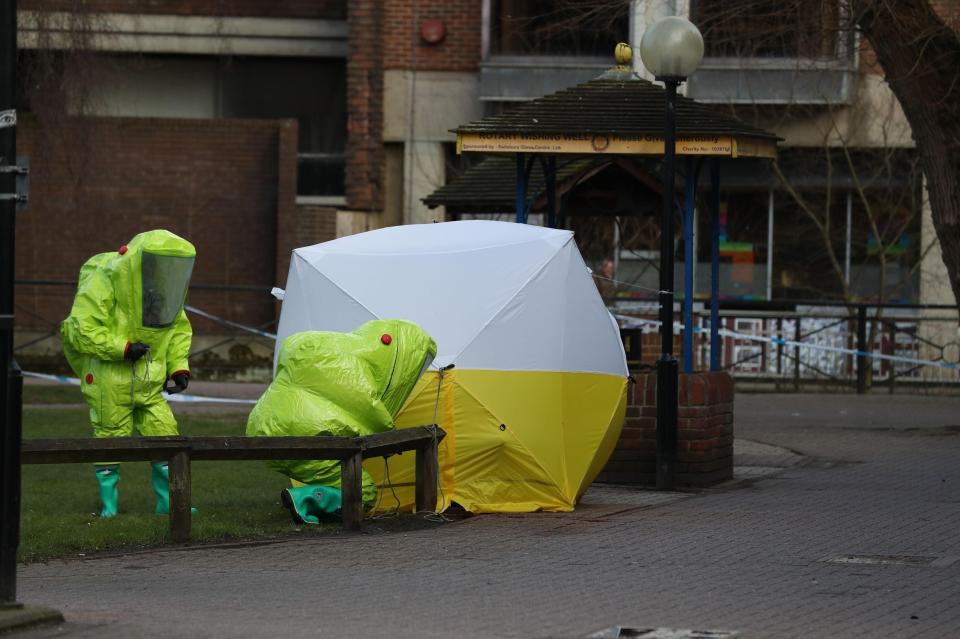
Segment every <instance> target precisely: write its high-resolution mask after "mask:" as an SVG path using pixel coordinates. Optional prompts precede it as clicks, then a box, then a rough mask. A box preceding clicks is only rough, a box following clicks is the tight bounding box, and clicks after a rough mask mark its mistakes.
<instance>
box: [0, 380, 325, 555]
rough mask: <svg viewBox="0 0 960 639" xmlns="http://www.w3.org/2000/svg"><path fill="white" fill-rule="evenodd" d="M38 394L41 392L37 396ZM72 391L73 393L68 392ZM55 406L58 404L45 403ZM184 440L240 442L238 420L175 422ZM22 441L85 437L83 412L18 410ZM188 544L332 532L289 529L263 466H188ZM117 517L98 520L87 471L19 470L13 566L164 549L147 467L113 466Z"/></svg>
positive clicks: (276, 487) (276, 484)
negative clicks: (19, 497) (19, 501)
mask: <svg viewBox="0 0 960 639" xmlns="http://www.w3.org/2000/svg"><path fill="white" fill-rule="evenodd" d="M44 390H46V389H44ZM71 390H73V391H74V392H76V389H71ZM52 403H58V402H52ZM177 419H178V421H179V423H180V432H181V433H182V434H184V435H196V436H203V435H242V434H243V431H244V427H245V425H246V416H245V415H244V414H236V413H235V414H217V415H180V416H178V418H177ZM23 422H24V423H23V436H24V438H25V439H27V438H46V437H89V436H91V435H92V433H91V429H90V423H89V421H88V413H87V410H86V408H85V407H78V408H25V409H24V413H23ZM192 470H193V504H194V506H196V507H197V508H198V509H199V512H198V513H197V514H196V515H194V517H193V528H192V533H193V535H192V539H193V540H194V541H230V540H248V539H265V538H275V537H282V536H288V535H309V536H314V535H318V534H321V535H326V534H331V532H338V531H339V530H340V528H339V525H326V526H311V527H309V528H307V527H305V528H302V529H300V528H297V527H296V526H294V524H293V523H292V522H291V520H290V515H289V513H288V512H287V511H286V509H284V508H283V507H282V506H281V505H280V500H279V495H280V491H281V490H282V489H283V488H285V487H287V486H288V485H289V480H287V478H286V477H284V476H282V475H280V474H279V473H277V472H274V471H272V470H269V469H268V468H267V467H266V466H265V465H264V463H263V462H260V461H244V462H194V463H193V464H192ZM119 487H120V513H119V514H118V515H117V516H116V517H113V518H111V519H100V518H99V517H98V516H97V515H96V513H98V512H99V511H100V499H99V496H98V492H97V480H96V478H95V477H94V474H93V466H92V465H91V464H51V465H47V464H29V465H25V466H23V497H22V509H21V535H20V551H19V559H20V560H21V561H40V560H45V559H51V558H54V557H64V556H75V555H78V554H87V553H94V552H99V551H104V550H117V549H128V548H146V547H151V546H159V545H163V544H165V543H168V542H169V534H170V529H169V520H168V518H167V517H166V516H163V515H155V514H154V512H153V510H154V505H155V503H156V498H155V497H154V493H153V489H152V488H151V486H150V465H149V463H147V462H128V463H123V464H121V466H120V484H119Z"/></svg>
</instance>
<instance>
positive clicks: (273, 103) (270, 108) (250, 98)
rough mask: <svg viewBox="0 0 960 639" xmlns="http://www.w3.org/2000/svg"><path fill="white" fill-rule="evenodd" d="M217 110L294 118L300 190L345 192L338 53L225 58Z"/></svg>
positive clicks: (343, 85)
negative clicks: (309, 56) (313, 56)
mask: <svg viewBox="0 0 960 639" xmlns="http://www.w3.org/2000/svg"><path fill="white" fill-rule="evenodd" d="M220 87H221V89H220V109H219V115H220V116H221V117H228V118H296V120H297V122H298V124H299V138H300V139H299V145H298V154H297V195H299V196H342V195H343V194H344V192H345V188H344V166H345V161H344V149H345V146H346V136H347V111H346V105H347V101H346V87H347V80H346V65H345V63H344V61H343V60H340V59H303V58H286V59H281V58H277V59H274V58H226V59H224V62H223V64H222V65H221V71H220Z"/></svg>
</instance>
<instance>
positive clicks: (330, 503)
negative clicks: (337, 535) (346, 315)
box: [247, 320, 437, 523]
mask: <svg viewBox="0 0 960 639" xmlns="http://www.w3.org/2000/svg"><path fill="white" fill-rule="evenodd" d="M436 355H437V345H436V343H435V342H434V341H433V338H431V337H430V336H429V335H428V334H427V333H426V331H424V330H423V329H422V328H420V327H419V326H417V325H416V324H414V323H412V322H406V321H403V320H372V321H369V322H367V323H365V324H363V325H362V326H360V327H358V328H357V329H355V330H354V331H353V332H351V333H335V332H330V331H304V332H302V333H294V334H293V335H290V336H289V337H288V338H287V339H285V340H284V342H283V346H282V347H281V348H280V354H279V356H278V357H277V373H276V377H275V378H274V380H273V382H272V383H271V384H270V387H269V388H268V389H267V391H266V392H265V393H264V394H263V396H262V397H260V400H259V401H258V402H257V405H256V406H255V407H254V409H253V411H252V412H251V413H250V417H249V419H248V420H247V435H248V436H250V437H284V436H287V437H290V436H298V437H310V436H315V435H333V436H347V437H357V436H362V435H372V434H374V433H382V432H384V431H388V430H393V429H394V428H395V424H394V421H393V420H394V418H395V417H396V415H397V413H399V412H400V409H401V408H402V407H403V404H404V402H405V401H406V400H407V397H408V396H409V395H410V392H411V391H412V390H413V387H414V386H415V385H416V383H417V380H418V379H420V377H421V376H422V375H423V373H424V372H425V371H426V370H427V368H428V367H429V366H430V364H431V363H432V362H433V358H434V357H436ZM267 463H268V464H269V465H270V467H272V468H274V469H276V470H278V471H280V472H281V473H283V474H285V475H287V476H288V477H290V478H291V479H294V480H296V481H298V482H302V483H304V484H307V486H304V487H302V488H295V489H287V490H286V491H284V492H283V493H282V494H281V498H282V499H283V501H284V504H285V505H286V506H287V507H288V508H289V509H290V511H291V514H292V515H293V516H294V519H295V520H296V521H297V522H298V523H317V522H318V520H319V517H320V516H321V515H322V514H323V513H332V512H335V511H336V510H338V509H339V508H340V462H339V461H305V460H299V461H297V460H287V461H271V462H267ZM376 495H377V492H376V486H375V484H374V483H373V480H372V479H371V477H370V475H368V474H367V472H366V471H364V472H363V500H364V503H365V504H366V505H367V506H368V507H369V506H372V505H373V503H374V501H375V499H376Z"/></svg>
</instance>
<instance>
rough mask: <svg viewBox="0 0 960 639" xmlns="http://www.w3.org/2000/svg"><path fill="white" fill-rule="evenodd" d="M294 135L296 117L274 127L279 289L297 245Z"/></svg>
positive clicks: (295, 139) (275, 276)
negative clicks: (275, 131) (275, 141)
mask: <svg viewBox="0 0 960 639" xmlns="http://www.w3.org/2000/svg"><path fill="white" fill-rule="evenodd" d="M297 136H298V124H297V121H296V120H283V121H282V122H281V123H280V127H279V128H278V129H277V245H276V251H277V257H276V272H275V273H274V280H273V281H274V283H275V284H276V285H277V286H279V287H280V288H283V287H284V286H286V282H287V271H288V270H289V268H290V253H291V252H292V251H293V249H295V248H297V246H296V244H297V241H296V239H297V238H296V234H297V219H296V216H297Z"/></svg>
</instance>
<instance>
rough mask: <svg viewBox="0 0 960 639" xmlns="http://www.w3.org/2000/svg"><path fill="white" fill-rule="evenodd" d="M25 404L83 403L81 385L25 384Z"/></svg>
mask: <svg viewBox="0 0 960 639" xmlns="http://www.w3.org/2000/svg"><path fill="white" fill-rule="evenodd" d="M23 403H24V404H78V405H82V404H83V395H82V394H81V393H80V387H79V386H62V385H57V386H53V385H49V386H48V385H46V384H24V385H23Z"/></svg>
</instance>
